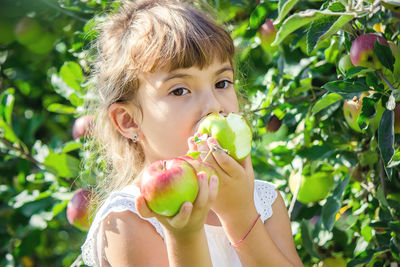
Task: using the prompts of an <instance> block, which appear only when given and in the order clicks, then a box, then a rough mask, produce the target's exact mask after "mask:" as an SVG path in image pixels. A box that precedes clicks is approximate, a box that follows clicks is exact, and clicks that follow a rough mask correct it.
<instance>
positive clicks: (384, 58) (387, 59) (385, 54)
mask: <svg viewBox="0 0 400 267" xmlns="http://www.w3.org/2000/svg"><path fill="white" fill-rule="evenodd" d="M374 54H375V55H376V56H377V57H378V59H379V61H380V62H381V63H382V65H383V66H385V68H387V69H389V70H390V71H392V72H393V70H394V69H393V67H394V57H393V54H392V51H391V50H390V47H388V46H386V45H381V43H380V42H379V38H376V41H375V47H374Z"/></svg>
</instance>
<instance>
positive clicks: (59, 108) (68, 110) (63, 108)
mask: <svg viewBox="0 0 400 267" xmlns="http://www.w3.org/2000/svg"><path fill="white" fill-rule="evenodd" d="M47 110H48V111H50V112H55V113H60V114H74V113H75V111H76V108H75V107H73V106H67V105H63V104H59V103H53V104H50V105H49V106H48V107H47Z"/></svg>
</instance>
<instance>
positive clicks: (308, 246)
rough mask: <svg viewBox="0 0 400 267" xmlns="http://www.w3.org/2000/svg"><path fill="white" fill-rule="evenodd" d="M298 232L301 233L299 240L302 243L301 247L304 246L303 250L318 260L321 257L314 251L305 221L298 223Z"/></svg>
mask: <svg viewBox="0 0 400 267" xmlns="http://www.w3.org/2000/svg"><path fill="white" fill-rule="evenodd" d="M300 231H301V239H302V241H303V245H304V247H305V249H306V250H307V252H308V254H310V255H311V256H313V257H316V258H318V259H320V258H321V256H320V255H319V254H318V252H317V251H316V249H315V246H314V243H313V240H312V237H311V231H310V227H309V225H308V223H307V222H306V221H305V220H302V221H301V223H300Z"/></svg>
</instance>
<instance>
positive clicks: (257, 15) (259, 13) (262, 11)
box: [249, 4, 268, 29]
mask: <svg viewBox="0 0 400 267" xmlns="http://www.w3.org/2000/svg"><path fill="white" fill-rule="evenodd" d="M267 13H268V8H267V5H265V4H260V5H258V6H257V7H256V9H255V10H254V11H253V12H252V13H251V15H250V19H249V22H250V28H251V29H258V28H259V27H260V26H261V25H262V24H263V23H264V22H265V19H266V17H267Z"/></svg>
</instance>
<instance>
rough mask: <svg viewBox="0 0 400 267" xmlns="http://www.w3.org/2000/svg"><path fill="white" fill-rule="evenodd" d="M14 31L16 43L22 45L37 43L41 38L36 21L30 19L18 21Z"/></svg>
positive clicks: (40, 31) (40, 29)
mask: <svg viewBox="0 0 400 267" xmlns="http://www.w3.org/2000/svg"><path fill="white" fill-rule="evenodd" d="M14 31H15V36H16V37H17V41H18V42H20V43H21V44H23V45H29V44H32V43H34V42H37V41H38V40H40V38H41V37H42V28H41V27H40V25H39V23H38V22H37V21H36V20H34V19H31V18H23V19H20V20H19V21H18V22H17V24H16V25H15V29H14Z"/></svg>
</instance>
